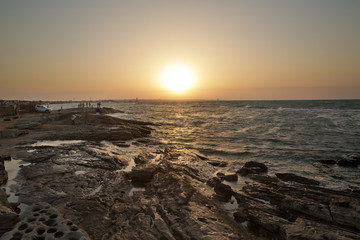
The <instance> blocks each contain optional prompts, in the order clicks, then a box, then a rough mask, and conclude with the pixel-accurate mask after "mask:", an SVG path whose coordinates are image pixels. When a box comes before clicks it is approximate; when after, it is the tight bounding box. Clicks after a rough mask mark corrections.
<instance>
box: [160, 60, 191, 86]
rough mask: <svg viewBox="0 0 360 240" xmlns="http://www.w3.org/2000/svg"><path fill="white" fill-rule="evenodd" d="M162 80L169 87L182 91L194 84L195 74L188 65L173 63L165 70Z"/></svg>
mask: <svg viewBox="0 0 360 240" xmlns="http://www.w3.org/2000/svg"><path fill="white" fill-rule="evenodd" d="M161 80H162V82H163V84H164V86H165V87H166V88H167V89H169V90H171V91H173V92H177V93H180V92H183V91H185V90H187V89H189V88H190V87H191V86H192V85H193V82H194V80H195V75H194V72H193V71H192V69H191V68H190V67H188V66H187V65H183V64H173V65H170V66H168V67H166V68H165V69H164V70H163V72H162V74H161Z"/></svg>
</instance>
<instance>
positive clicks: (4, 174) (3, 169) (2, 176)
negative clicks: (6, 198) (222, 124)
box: [0, 160, 8, 186]
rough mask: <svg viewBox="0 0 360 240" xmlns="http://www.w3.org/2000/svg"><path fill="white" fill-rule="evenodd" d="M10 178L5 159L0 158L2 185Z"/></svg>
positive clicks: (0, 179)
mask: <svg viewBox="0 0 360 240" xmlns="http://www.w3.org/2000/svg"><path fill="white" fill-rule="evenodd" d="M7 180H8V173H7V171H6V170H5V165H4V160H0V186H1V185H3V184H5V183H6V181H7Z"/></svg>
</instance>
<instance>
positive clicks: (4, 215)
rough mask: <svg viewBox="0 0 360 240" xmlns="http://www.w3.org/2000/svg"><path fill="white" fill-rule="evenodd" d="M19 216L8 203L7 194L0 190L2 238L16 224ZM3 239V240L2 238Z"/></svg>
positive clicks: (0, 229)
mask: <svg viewBox="0 0 360 240" xmlns="http://www.w3.org/2000/svg"><path fill="white" fill-rule="evenodd" d="M17 219H18V214H17V213H16V212H15V211H14V209H13V208H12V206H11V204H10V203H9V202H8V201H7V195H6V193H5V192H4V191H3V190H2V189H0V237H1V235H3V234H4V233H5V232H7V231H10V230H11V229H12V228H13V226H14V225H15V224H16V222H17ZM1 239H2V238H1Z"/></svg>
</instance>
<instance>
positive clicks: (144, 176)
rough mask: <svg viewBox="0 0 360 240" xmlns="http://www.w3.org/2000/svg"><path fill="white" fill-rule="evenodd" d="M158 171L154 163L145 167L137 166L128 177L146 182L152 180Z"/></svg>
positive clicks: (135, 180) (141, 182)
mask: <svg viewBox="0 0 360 240" xmlns="http://www.w3.org/2000/svg"><path fill="white" fill-rule="evenodd" d="M156 171H157V167H156V166H154V165H152V166H148V167H145V168H136V169H133V170H132V171H131V172H129V173H128V177H129V178H130V179H131V180H132V181H133V182H135V183H138V184H145V183H148V182H150V181H151V179H152V178H153V176H154V174H155V172H156Z"/></svg>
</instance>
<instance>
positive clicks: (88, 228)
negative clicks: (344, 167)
mask: <svg viewBox="0 0 360 240" xmlns="http://www.w3.org/2000/svg"><path fill="white" fill-rule="evenodd" d="M95 111H96V110H95V109H85V110H84V109H67V110H63V111H61V112H56V113H51V114H48V115H45V114H36V115H34V116H29V117H28V118H21V119H17V121H16V122H15V121H14V124H13V125H8V126H5V127H3V128H2V129H0V131H2V132H3V131H4V130H6V131H9V133H8V134H10V133H12V134H14V135H13V136H15V137H11V138H2V139H0V145H1V152H0V156H11V158H14V159H21V160H22V161H26V162H27V163H30V164H29V165H26V166H23V167H21V168H20V170H19V174H18V176H17V178H16V181H17V182H18V186H17V187H16V189H17V195H18V197H19V201H20V202H22V203H26V204H28V205H31V204H36V203H40V202H46V203H47V204H50V205H51V206H52V207H54V208H55V209H56V210H57V211H58V212H59V213H60V215H61V216H62V217H63V218H64V219H69V220H71V222H73V223H74V224H76V225H77V226H78V227H79V228H80V229H82V232H81V234H83V235H82V237H83V238H81V237H80V238H79V239H120V238H121V239H144V238H147V239H161V238H163V239H191V238H192V239H264V238H265V239H297V238H300V237H303V238H306V239H322V238H324V237H328V238H330V239H331V238H336V239H358V238H357V236H358V234H359V233H360V225H359V222H360V211H359V209H360V202H359V201H360V200H359V199H360V193H359V192H357V191H335V190H330V189H326V188H322V187H319V186H317V182H316V181H314V180H312V179H307V178H304V177H301V176H293V175H289V174H287V175H286V173H284V174H285V175H281V173H279V174H277V175H276V177H273V176H268V175H267V172H268V169H267V167H266V166H265V165H263V164H262V165H261V164H258V163H246V164H245V165H244V166H243V168H241V169H238V171H237V172H236V170H234V172H222V170H221V169H222V168H221V164H217V163H216V162H214V161H212V160H211V159H208V157H207V156H202V155H199V154H197V153H194V152H192V151H189V150H186V149H182V148H178V147H174V146H173V147H166V146H165V147H163V146H159V147H154V146H148V145H147V144H146V141H144V140H143V139H145V140H146V137H147V136H149V135H150V134H151V131H152V128H151V125H152V123H148V122H140V121H134V120H121V119H117V118H113V117H110V116H107V115H106V114H109V113H111V112H113V111H115V110H111V109H105V108H103V109H101V112H102V113H101V114H98V115H96V113H95ZM73 115H76V118H75V121H72V120H71V118H72V116H73ZM2 136H4V135H2ZM10 136H11V135H10ZM45 140H46V141H74V140H82V141H83V142H77V143H72V144H59V145H56V146H49V145H40V146H36V145H31V144H34V143H35V142H38V141H45ZM131 161H133V162H134V163H135V165H134V167H133V168H132V169H129V168H128V166H129V163H131ZM125 169H126V171H125ZM235 179H236V182H237V180H238V179H241V180H242V183H243V186H242V187H241V190H234V189H233V188H231V185H232V184H236V183H234V182H235ZM1 203H2V204H3V206H5V207H7V209H9V212H12V214H13V215H11V216H12V217H13V220H14V221H16V220H18V219H19V217H18V213H17V212H16V211H15V210H16V207H14V204H12V205H11V204H8V203H6V202H5V201H4V200H2V202H1ZM15 205H16V204H15ZM1 217H3V216H2V215H0V221H1ZM20 220H21V217H20ZM21 221H23V220H21ZM304 226H307V227H304ZM313 231H316V234H313ZM10 233H12V234H14V232H10ZM10 233H9V234H10ZM9 234H8V235H9ZM24 234H25V233H24ZM86 234H88V236H87V235H86ZM79 236H80V235H79ZM0 239H2V238H0Z"/></svg>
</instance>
